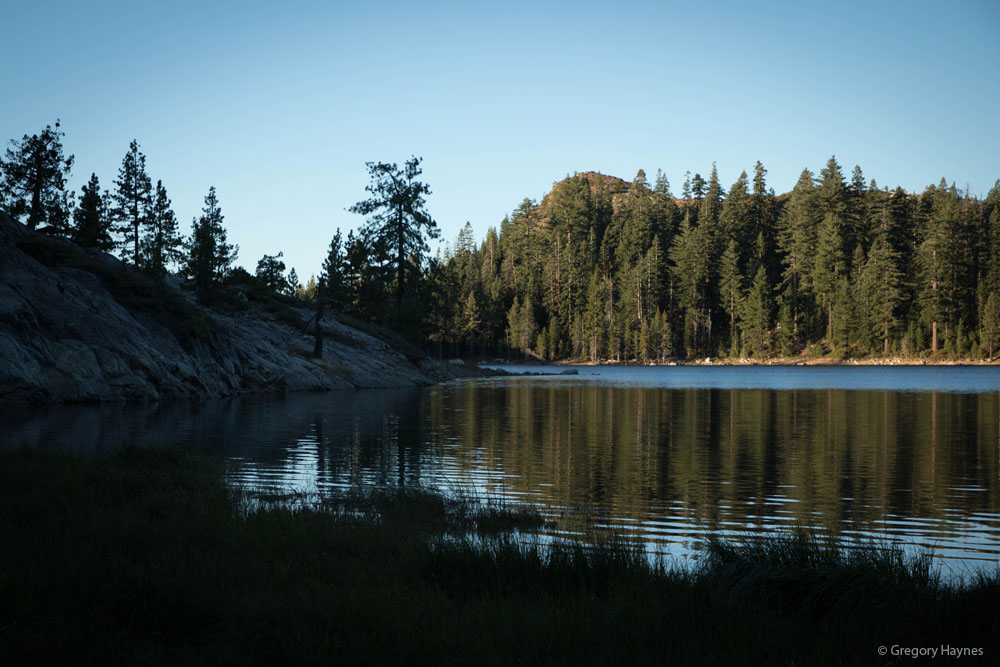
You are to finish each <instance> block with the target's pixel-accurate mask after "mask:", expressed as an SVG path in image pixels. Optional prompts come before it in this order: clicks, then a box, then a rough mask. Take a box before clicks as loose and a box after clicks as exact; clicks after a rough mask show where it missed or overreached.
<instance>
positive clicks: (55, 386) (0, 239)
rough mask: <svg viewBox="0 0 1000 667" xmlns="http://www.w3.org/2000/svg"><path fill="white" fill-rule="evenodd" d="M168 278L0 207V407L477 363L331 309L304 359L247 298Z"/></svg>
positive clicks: (315, 383)
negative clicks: (192, 290)
mask: <svg viewBox="0 0 1000 667" xmlns="http://www.w3.org/2000/svg"><path fill="white" fill-rule="evenodd" d="M173 283H174V284H173V285H171V284H170V279H168V281H167V283H163V282H160V281H153V280H151V279H149V278H147V277H145V276H142V275H140V274H138V273H135V272H133V271H131V270H129V269H126V268H125V267H122V266H121V265H120V264H119V262H118V260H117V259H115V258H114V257H112V256H110V255H107V254H104V253H100V252H97V251H92V250H83V249H80V248H78V247H77V246H75V245H73V244H71V243H69V242H67V241H63V240H60V239H55V238H49V237H45V236H43V235H40V234H38V233H36V232H32V231H29V230H28V229H27V228H25V227H24V226H23V225H21V224H19V223H17V222H15V221H13V220H11V219H10V218H9V217H8V216H6V215H5V214H3V213H0V405H3V404H21V403H34V404H44V403H53V402H81V401H86V402H94V401H122V400H158V399H161V398H197V397H210V396H227V395H234V394H243V393H251V392H264V391H303V390H325V389H344V388H367V387H409V386H418V385H426V384H432V383H434V382H438V381H441V380H446V379H450V378H453V377H456V376H462V375H464V376H472V375H477V374H480V373H481V371H479V369H477V368H475V367H469V366H450V365H447V364H441V363H437V362H435V361H432V360H431V359H429V358H426V357H424V356H422V355H419V354H416V353H414V351H412V350H411V351H409V352H408V353H407V354H404V352H401V351H400V350H399V349H397V348H396V347H394V346H393V345H392V344H390V343H389V342H386V340H385V339H384V338H385V336H382V337H379V335H378V333H379V332H378V331H373V332H366V331H362V330H360V329H358V328H354V327H351V326H348V325H346V324H343V323H341V322H340V321H338V320H337V319H336V318H335V317H332V316H328V317H326V318H325V319H324V321H323V329H324V332H325V334H326V335H325V345H324V348H323V358H322V359H314V358H312V354H311V353H312V347H313V338H312V336H311V335H309V334H306V333H303V331H302V327H301V326H298V327H296V326H294V325H292V326H290V325H289V324H287V323H286V322H282V321H279V319H278V318H276V317H275V316H274V315H273V314H271V313H268V312H267V311H266V310H265V309H263V308H261V307H260V306H258V305H257V304H253V303H249V304H245V306H244V308H243V309H242V310H232V309H229V310H224V309H220V310H213V309H205V308H201V307H200V306H197V305H196V304H195V303H194V300H193V297H192V296H191V295H190V294H188V293H187V292H185V291H184V290H182V289H180V286H179V284H178V283H177V281H176V280H174V281H173ZM148 285H151V286H152V287H153V288H155V289H153V290H152V292H150V291H149V290H146V286H148ZM144 290H145V291H144ZM286 310H291V311H293V313H294V309H286ZM310 315H311V313H308V312H307V311H305V310H301V311H299V312H298V313H297V316H298V317H297V318H296V319H298V318H301V319H308V317H309V316H310Z"/></svg>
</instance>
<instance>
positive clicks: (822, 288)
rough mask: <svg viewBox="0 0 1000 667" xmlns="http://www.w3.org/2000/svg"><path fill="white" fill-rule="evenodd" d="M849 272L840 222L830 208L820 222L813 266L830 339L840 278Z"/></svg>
mask: <svg viewBox="0 0 1000 667" xmlns="http://www.w3.org/2000/svg"><path fill="white" fill-rule="evenodd" d="M846 273H847V263H846V261H845V260H844V255H843V241H842V237H841V221H840V219H839V218H838V217H837V215H836V214H835V213H833V212H832V211H827V213H826V215H825V216H824V217H823V222H822V223H821V224H820V227H819V233H818V234H817V240H816V263H815V265H814V267H813V280H812V282H813V287H814V289H815V292H816V294H817V296H819V298H820V304H821V306H822V308H823V311H824V312H825V313H826V316H827V339H828V340H829V341H830V342H831V344H832V339H833V309H834V301H835V300H836V294H837V290H838V288H839V287H840V279H841V278H842V277H844V276H845V275H846Z"/></svg>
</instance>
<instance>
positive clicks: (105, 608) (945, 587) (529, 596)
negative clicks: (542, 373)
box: [0, 449, 1000, 665]
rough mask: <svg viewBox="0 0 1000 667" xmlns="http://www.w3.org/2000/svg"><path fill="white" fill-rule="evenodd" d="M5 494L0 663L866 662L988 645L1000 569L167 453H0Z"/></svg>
mask: <svg viewBox="0 0 1000 667" xmlns="http://www.w3.org/2000/svg"><path fill="white" fill-rule="evenodd" d="M0 493H2V494H3V502H2V503H0V534H2V540H3V541H2V547H0V656H3V658H4V660H3V662H4V664H151V665H158V664H171V665H173V664H233V665H257V664H261V665H265V664H266V665H271V664H297V665H313V664H324V665H328V664H455V665H469V664H477V665H478V664H525V665H533V664H574V665H580V664H629V665H635V664H640V665H642V664H657V665H662V664H720V665H721V664H725V665H733V664H775V665H789V664H798V665H806V664H862V665H870V664H880V663H881V664H895V663H894V662H893V661H894V660H895V661H897V662H898V659H896V658H892V657H891V656H889V657H887V658H885V659H882V658H880V657H879V656H878V654H877V653H876V650H877V648H878V646H880V645H893V644H899V645H905V646H938V645H940V644H949V645H951V646H970V647H982V648H983V649H984V651H985V654H986V656H987V659H986V662H990V660H989V657H990V656H996V655H997V650H1000V648H998V645H997V637H998V635H1000V625H998V616H997V613H996V609H997V603H998V602H1000V580H998V577H997V575H996V573H995V572H989V573H983V574H980V575H978V576H974V577H970V578H968V579H967V580H966V581H964V582H961V583H953V582H949V581H943V580H942V579H941V578H940V577H939V576H938V575H937V574H936V572H935V570H934V568H933V567H932V566H931V563H930V561H929V560H928V559H926V558H922V557H917V558H906V557H904V556H903V554H902V552H901V551H900V550H899V549H898V548H896V547H891V546H889V547H886V546H883V545H872V544H869V545H859V546H858V547H857V548H854V549H847V550H843V549H839V550H838V549H833V548H831V547H830V546H829V545H826V544H823V543H820V542H816V541H814V540H810V539H809V538H807V537H805V536H803V535H800V536H792V537H787V538H781V539H747V540H744V541H741V542H739V543H732V542H722V541H718V540H710V541H709V542H708V543H707V545H706V547H705V549H704V550H703V552H702V554H703V555H702V558H701V559H700V560H698V561H697V563H696V564H695V565H693V566H686V565H683V564H681V563H679V562H677V561H672V560H668V559H658V560H657V559H653V560H651V559H650V558H649V557H648V556H647V554H646V553H645V551H644V550H643V548H642V546H641V545H639V544H636V543H634V542H630V541H628V540H626V539H624V538H612V539H609V540H607V541H605V542H602V543H600V544H598V545H596V546H583V545H580V544H567V543H558V542H557V543H555V544H551V545H546V546H540V545H537V544H531V543H528V542H526V541H525V540H522V539H519V538H518V531H519V530H527V531H530V530H533V527H537V526H538V522H539V521H541V518H540V515H539V514H538V513H537V512H532V511H531V510H530V509H528V510H521V509H517V508H512V507H507V506H505V505H503V504H495V506H494V507H493V508H489V507H488V504H489V503H488V502H487V503H486V505H483V504H482V503H481V502H479V500H481V499H470V498H468V497H466V498H464V499H463V498H461V497H456V496H454V495H451V496H449V495H441V494H436V493H432V492H429V491H427V490H421V489H396V490H360V489H358V490H349V491H347V492H345V493H343V494H338V495H336V496H332V495H331V496H329V497H325V498H304V497H297V496H287V495H284V494H278V495H273V494H272V495H270V496H268V495H267V494H263V493H261V494H259V495H258V497H257V498H255V499H253V498H249V496H248V491H247V490H242V491H236V492H234V491H232V490H231V489H229V488H227V487H226V485H225V484H224V483H223V474H222V470H221V469H220V468H218V467H216V466H214V465H213V464H212V463H210V462H208V461H205V460H203V459H200V458H198V457H195V456H192V455H190V454H186V453H182V452H179V451H177V450H172V449H143V450H126V451H123V452H120V453H118V454H116V455H114V456H111V457H108V458H104V459H88V458H84V457H82V456H76V455H69V454H47V453H40V452H33V451H14V452H11V451H0ZM487 500H488V499H487ZM299 501H301V502H299ZM971 661H972V659H970V658H965V659H963V664H964V663H968V662H971ZM937 663H944V664H947V661H943V660H940V659H939V660H938V661H936V664H937Z"/></svg>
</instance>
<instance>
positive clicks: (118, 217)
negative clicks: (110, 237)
mask: <svg viewBox="0 0 1000 667" xmlns="http://www.w3.org/2000/svg"><path fill="white" fill-rule="evenodd" d="M152 191H153V184H152V181H151V180H150V178H149V174H147V173H146V156H145V155H143V154H142V153H141V152H139V143H138V142H137V141H135V140H134V139H133V140H132V143H130V144H129V147H128V152H127V153H126V154H125V157H124V158H123V159H122V166H121V167H120V168H119V169H118V179H117V180H116V181H115V192H114V194H113V195H112V202H113V207H112V209H111V217H112V219H113V220H114V221H115V222H116V223H117V224H116V226H115V231H116V232H117V233H118V234H120V235H121V236H122V240H121V247H122V250H123V252H124V253H127V252H128V249H129V246H130V245H131V246H132V264H133V265H134V266H141V265H142V262H141V258H140V254H139V242H140V240H141V238H140V231H141V230H142V228H143V227H145V226H146V225H148V224H149V219H150V217H151V214H152V212H151V209H152V204H153V202H152Z"/></svg>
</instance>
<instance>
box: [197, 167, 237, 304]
mask: <svg viewBox="0 0 1000 667" xmlns="http://www.w3.org/2000/svg"><path fill="white" fill-rule="evenodd" d="M222 221H223V216H222V209H221V208H220V207H219V200H218V198H217V197H216V195H215V187H214V186H213V187H211V188H209V190H208V195H206V196H205V208H203V209H202V215H201V217H199V218H197V219H195V220H194V221H193V222H192V230H191V238H190V240H189V241H188V244H187V261H186V262H185V266H184V273H185V275H187V276H188V277H189V278H191V279H192V280H194V283H195V289H196V290H197V292H198V298H199V299H201V300H202V301H204V300H205V298H206V297H207V296H208V295H209V294H211V292H212V290H213V289H214V288H215V287H216V286H217V285H218V284H219V283H220V282H222V280H223V279H224V278H225V277H226V275H227V274H228V273H229V270H230V267H231V266H232V264H233V262H234V261H236V255H237V253H238V252H239V246H234V245H231V244H229V243H227V242H226V230H225V228H224V227H223V226H222Z"/></svg>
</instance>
